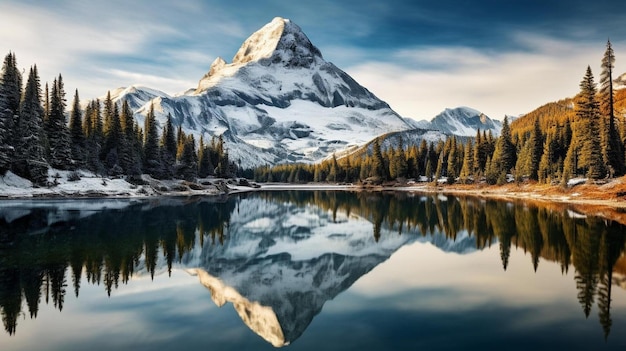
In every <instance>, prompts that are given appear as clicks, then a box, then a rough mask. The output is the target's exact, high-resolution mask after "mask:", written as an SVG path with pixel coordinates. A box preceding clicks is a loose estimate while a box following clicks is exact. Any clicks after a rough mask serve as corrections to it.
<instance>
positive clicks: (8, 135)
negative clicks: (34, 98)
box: [0, 53, 22, 175]
mask: <svg viewBox="0 0 626 351" xmlns="http://www.w3.org/2000/svg"><path fill="white" fill-rule="evenodd" d="M21 96H22V75H21V73H20V71H19V70H18V68H17V63H16V59H15V54H13V53H9V54H7V55H6V57H5V58H4V63H3V66H2V75H1V76H0V175H1V174H4V173H5V172H6V171H7V170H9V169H10V168H11V163H12V162H13V157H14V151H15V142H16V139H15V135H16V133H17V130H16V127H15V126H16V123H17V120H18V118H19V109H20V98H21Z"/></svg>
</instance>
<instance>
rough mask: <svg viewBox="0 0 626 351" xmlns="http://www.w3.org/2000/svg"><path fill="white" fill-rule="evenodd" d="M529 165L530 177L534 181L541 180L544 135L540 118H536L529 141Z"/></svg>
mask: <svg viewBox="0 0 626 351" xmlns="http://www.w3.org/2000/svg"><path fill="white" fill-rule="evenodd" d="M528 142H529V147H530V153H529V156H530V157H529V160H528V162H529V164H528V176H529V178H530V179H532V180H538V179H539V175H538V172H539V162H541V155H542V153H543V135H542V133H541V125H540V124H539V118H538V117H537V118H535V121H534V123H533V130H532V133H531V134H530V139H529V141H528Z"/></svg>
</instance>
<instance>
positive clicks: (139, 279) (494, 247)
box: [0, 191, 626, 351]
mask: <svg viewBox="0 0 626 351" xmlns="http://www.w3.org/2000/svg"><path fill="white" fill-rule="evenodd" d="M625 243H626V228H625V227H624V226H623V225H621V224H618V223H615V222H611V221H606V220H603V219H599V218H594V217H587V216H582V215H580V214H576V213H574V212H572V211H568V210H567V209H564V210H551V209H547V208H541V207H534V206H530V205H525V204H523V203H506V202H496V201H483V200H477V199H472V198H455V197H444V196H421V195H411V194H407V193H398V194H372V193H347V192H302V191H301V192H275V193H255V194H247V195H239V196H233V197H229V198H221V199H218V198H210V199H199V198H195V199H159V200H150V201H126V200H106V201H105V200H98V201H96V200H79V201H67V200H66V201H62V200H60V201H4V202H0V312H1V316H2V324H3V326H4V331H3V332H2V331H0V350H3V351H6V350H110V349H115V350H155V349H159V350H161V349H162V350H166V349H211V350H263V349H274V348H275V347H285V348H287V349H293V350H301V349H302V350H313V349H315V350H408V349H411V350H413V349H423V350H459V349H464V350H473V349H476V350H478V349H481V350H482V349H505V350H556V349H569V350H602V349H606V350H624V349H625V348H626V257H625V255H624V250H625V248H626V244H625Z"/></svg>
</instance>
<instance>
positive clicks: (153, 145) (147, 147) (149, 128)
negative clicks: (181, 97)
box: [143, 105, 163, 178]
mask: <svg viewBox="0 0 626 351" xmlns="http://www.w3.org/2000/svg"><path fill="white" fill-rule="evenodd" d="M144 132H145V133H146V135H145V140H144V146H143V150H144V151H143V152H144V172H145V173H147V174H149V175H150V176H152V177H155V178H161V177H162V175H163V165H162V164H161V154H160V150H159V131H158V128H157V124H156V117H155V115H154V105H150V110H149V111H148V115H147V116H146V119H145V122H144Z"/></svg>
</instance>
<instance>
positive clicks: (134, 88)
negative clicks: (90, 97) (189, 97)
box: [99, 85, 168, 111]
mask: <svg viewBox="0 0 626 351" xmlns="http://www.w3.org/2000/svg"><path fill="white" fill-rule="evenodd" d="M166 96H168V95H167V94H166V93H164V92H162V91H159V90H156V89H151V88H148V87H144V86H141V85H131V86H129V87H122V88H117V89H115V90H111V100H113V101H121V100H126V101H128V106H129V107H130V108H131V109H132V110H133V111H136V110H138V109H139V108H141V107H142V106H143V105H145V104H146V103H148V102H149V101H151V100H152V99H154V98H157V97H166ZM105 98H106V96H101V97H100V98H99V99H100V101H104V99H105Z"/></svg>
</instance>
